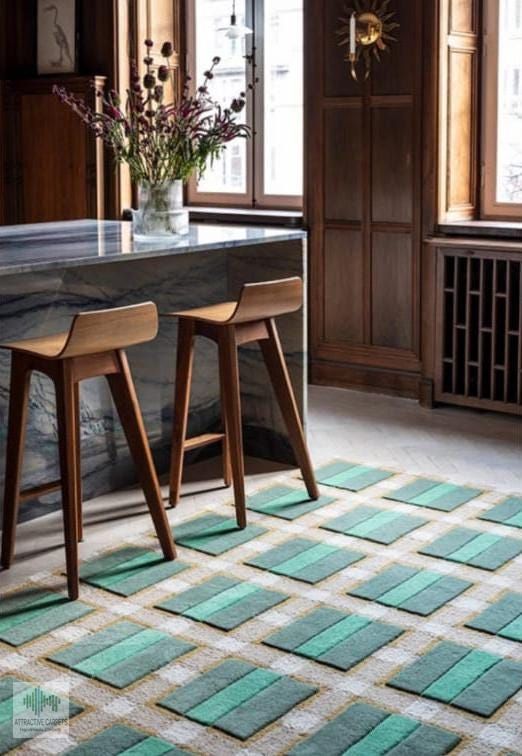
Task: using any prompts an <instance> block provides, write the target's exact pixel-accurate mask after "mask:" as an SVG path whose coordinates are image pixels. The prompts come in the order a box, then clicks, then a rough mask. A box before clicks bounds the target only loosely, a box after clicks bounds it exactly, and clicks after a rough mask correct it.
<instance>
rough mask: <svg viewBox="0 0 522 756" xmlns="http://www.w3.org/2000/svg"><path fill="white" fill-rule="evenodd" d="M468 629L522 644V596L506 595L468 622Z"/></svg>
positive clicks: (515, 594)
mask: <svg viewBox="0 0 522 756" xmlns="http://www.w3.org/2000/svg"><path fill="white" fill-rule="evenodd" d="M466 627H471V628H473V630H482V632H484V633H490V634H491V635H500V637H502V638H508V639H509V640H513V641H518V642H519V643H522V594H520V593H509V592H508V593H506V595H505V596H503V597H502V598H501V599H499V600H498V601H497V602H495V603H494V604H491V606H488V608H487V609H485V610H484V611H483V612H482V613H481V614H479V615H478V616H477V617H474V618H473V619H471V620H469V622H466Z"/></svg>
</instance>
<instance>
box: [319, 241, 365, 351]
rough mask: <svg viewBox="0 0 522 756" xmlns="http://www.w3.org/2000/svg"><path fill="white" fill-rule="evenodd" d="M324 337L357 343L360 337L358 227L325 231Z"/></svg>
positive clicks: (359, 249) (361, 281)
mask: <svg viewBox="0 0 522 756" xmlns="http://www.w3.org/2000/svg"><path fill="white" fill-rule="evenodd" d="M325 287H326V291H327V292H328V296H326V297H325V302H324V307H325V316H324V322H325V339H326V341H332V342H349V343H352V344H359V343H361V341H362V339H363V317H362V301H361V300H362V292H363V249H362V237H361V233H360V231H335V230H330V231H327V232H326V235H325Z"/></svg>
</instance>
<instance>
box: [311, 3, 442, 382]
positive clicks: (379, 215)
mask: <svg viewBox="0 0 522 756" xmlns="http://www.w3.org/2000/svg"><path fill="white" fill-rule="evenodd" d="M344 5H345V3H344V1H343V0H339V2H337V0H332V1H331V2H328V3H324V2H320V0H305V20H306V23H305V28H306V32H305V40H306V48H307V54H306V55H305V60H306V124H307V150H306V155H307V161H306V175H307V190H308V196H307V203H306V207H307V221H308V224H309V225H310V230H311V234H310V259H311V287H312V288H311V297H310V301H311V309H312V312H311V353H312V377H313V378H314V379H315V380H318V381H321V382H322V381H324V380H327V376H332V377H333V376H335V382H336V385H340V384H341V385H342V384H343V380H342V376H343V375H344V376H345V382H344V385H347V386H348V385H357V386H360V385H364V382H365V381H367V382H368V387H380V388H381V389H383V390H388V389H389V390H391V391H392V390H395V391H399V392H400V391H403V392H404V394H407V395H411V392H412V391H420V386H421V380H420V368H421V363H420V335H419V334H420V301H419V291H420V272H421V266H420V251H421V229H422V222H423V220H422V205H421V201H422V197H421V191H422V186H423V180H424V181H425V182H426V181H427V178H428V176H429V179H430V181H431V180H432V179H433V176H434V173H433V165H434V163H433V160H431V163H430V166H431V168H430V172H429V173H428V170H426V169H425V168H424V164H423V156H422V154H421V137H422V107H423V65H424V57H423V56H424V43H425V37H424V33H425V27H424V9H425V7H426V6H427V4H425V3H420V2H417V1H416V0H391V2H390V10H394V11H396V13H397V16H396V20H397V22H398V23H399V24H400V25H401V28H400V30H399V31H398V38H399V40H398V42H397V43H395V44H393V45H392V46H391V49H390V52H389V54H387V53H385V54H383V55H382V61H381V63H379V62H377V61H375V62H374V63H373V66H372V74H371V77H370V79H369V80H368V81H367V82H364V81H360V82H357V83H356V82H354V81H353V80H351V77H350V71H349V67H348V64H347V63H346V61H345V60H344V59H343V50H342V49H341V48H339V46H338V44H337V39H336V37H335V29H336V28H337V26H338V17H339V16H340V15H341V14H342V12H343V7H344ZM432 15H433V14H431V13H429V14H428V17H427V22H426V24H427V26H426V34H427V38H428V39H431V37H430V34H431V35H432V34H433V23H432V21H433V19H432ZM429 22H431V28H430V24H429ZM433 49H434V48H433V45H432V44H431V43H430V44H429V45H428V46H427V48H426V55H427V56H431V55H432V52H433ZM429 93H430V96H431V94H432V90H431V89H430V90H429ZM430 102H431V101H430ZM318 146H320V149H318ZM430 217H431V218H433V215H432V214H431V216H430ZM356 239H357V245H356V243H355V240H356ZM348 249H349V250H350V255H349V257H347V256H346V251H347V250H348ZM347 300H348V301H349V303H348V301H347ZM392 374H394V375H393V379H392V378H391V377H390V376H391V375H392ZM401 376H404V381H403V380H402V379H401ZM415 376H417V378H416V377H415ZM332 379H333V378H332Z"/></svg>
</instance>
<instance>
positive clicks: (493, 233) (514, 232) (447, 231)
mask: <svg viewBox="0 0 522 756" xmlns="http://www.w3.org/2000/svg"><path fill="white" fill-rule="evenodd" d="M437 232H438V233H439V234H443V235H444V236H467V237H468V238H469V237H478V238H482V239H484V238H487V239H514V240H517V241H520V240H521V239H522V223H513V222H509V221H489V220H483V221H466V222H463V221H453V222H451V223H439V225H438V227H437Z"/></svg>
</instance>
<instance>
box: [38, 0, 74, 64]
mask: <svg viewBox="0 0 522 756" xmlns="http://www.w3.org/2000/svg"><path fill="white" fill-rule="evenodd" d="M76 48H77V35H76V0H38V51H37V61H38V73H39V74H54V75H59V74H64V73H75V72H76V61H77V49H76Z"/></svg>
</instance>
